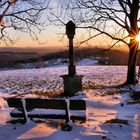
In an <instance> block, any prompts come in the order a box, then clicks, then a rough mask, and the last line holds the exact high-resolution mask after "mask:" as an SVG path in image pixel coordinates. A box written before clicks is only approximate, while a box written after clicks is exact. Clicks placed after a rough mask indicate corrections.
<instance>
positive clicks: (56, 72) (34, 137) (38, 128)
mask: <svg viewBox="0 0 140 140" xmlns="http://www.w3.org/2000/svg"><path fill="white" fill-rule="evenodd" d="M126 70H127V68H126V67H125V66H77V74H79V75H84V78H83V81H82V83H83V92H82V93H81V92H79V93H77V96H75V97H71V98H73V99H84V100H85V101H86V106H87V110H86V116H87V121H86V123H84V124H79V123H75V124H74V123H72V122H71V125H72V127H73V129H72V131H70V132H65V131H62V130H61V128H60V122H58V121H56V122H52V121H45V122H42V123H41V122H40V123H34V122H32V121H29V122H28V123H26V124H24V125H23V124H18V123H17V124H9V123H6V122H7V121H8V120H10V119H11V118H10V116H9V108H8V106H7V103H6V101H5V100H4V98H7V97H10V96H12V95H14V96H20V94H22V97H25V98H26V97H38V96H37V95H36V93H43V92H44V93H46V94H47V93H48V92H51V93H53V92H57V91H63V80H62V78H61V77H60V76H61V75H63V74H67V67H52V68H42V69H22V70H7V71H1V72H0V140H66V139H67V140H140V105H139V102H135V101H134V100H133V99H131V97H130V90H129V88H127V87H125V88H115V87H116V85H119V84H122V83H123V82H124V81H125V78H126ZM122 93H123V94H122ZM39 97H40V96H39ZM42 98H44V97H42ZM45 98H46V97H45ZM119 120H123V121H124V122H126V123H123V121H119Z"/></svg>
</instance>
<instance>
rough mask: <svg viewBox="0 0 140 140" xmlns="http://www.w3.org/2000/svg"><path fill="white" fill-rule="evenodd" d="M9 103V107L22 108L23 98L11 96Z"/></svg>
mask: <svg viewBox="0 0 140 140" xmlns="http://www.w3.org/2000/svg"><path fill="white" fill-rule="evenodd" d="M7 103H8V106H9V107H15V108H22V102H21V98H9V99H7Z"/></svg>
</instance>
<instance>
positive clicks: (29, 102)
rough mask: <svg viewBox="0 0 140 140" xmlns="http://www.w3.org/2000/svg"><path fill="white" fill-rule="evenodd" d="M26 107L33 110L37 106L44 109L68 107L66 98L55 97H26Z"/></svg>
mask: <svg viewBox="0 0 140 140" xmlns="http://www.w3.org/2000/svg"><path fill="white" fill-rule="evenodd" d="M25 100H26V109H27V110H32V109H35V108H44V109H64V110H65V109H66V106H67V105H66V102H65V100H53V99H25Z"/></svg>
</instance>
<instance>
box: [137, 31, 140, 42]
mask: <svg viewBox="0 0 140 140" xmlns="http://www.w3.org/2000/svg"><path fill="white" fill-rule="evenodd" d="M136 40H137V41H139V42H140V33H139V34H138V35H137V36H136Z"/></svg>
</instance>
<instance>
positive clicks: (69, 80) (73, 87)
mask: <svg viewBox="0 0 140 140" xmlns="http://www.w3.org/2000/svg"><path fill="white" fill-rule="evenodd" d="M61 77H62V78H63V80H64V95H65V96H73V95H74V94H75V93H76V92H78V91H82V78H83V76H82V75H74V76H69V75H62V76H61Z"/></svg>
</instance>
